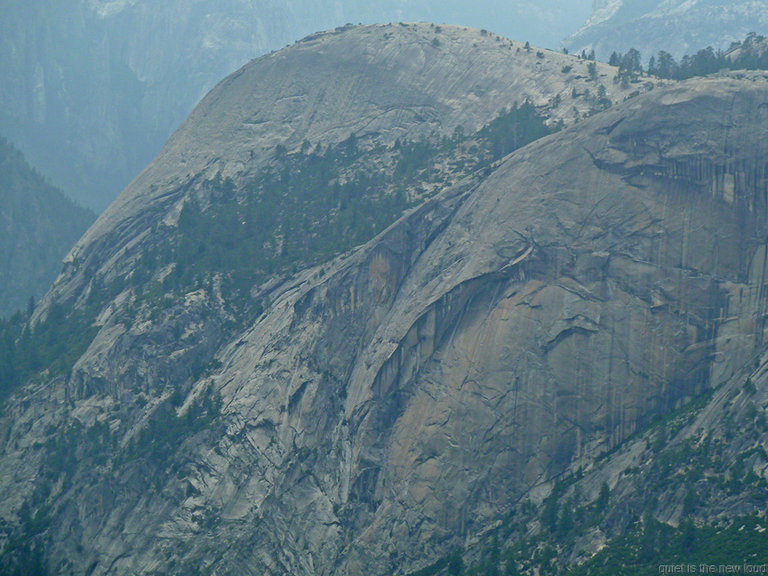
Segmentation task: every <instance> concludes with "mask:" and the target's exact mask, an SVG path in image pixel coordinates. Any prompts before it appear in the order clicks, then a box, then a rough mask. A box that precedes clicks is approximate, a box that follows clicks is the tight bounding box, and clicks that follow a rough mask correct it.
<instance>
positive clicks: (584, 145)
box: [0, 25, 768, 575]
mask: <svg viewBox="0 0 768 576" xmlns="http://www.w3.org/2000/svg"><path fill="white" fill-rule="evenodd" d="M435 37H438V40H439V41H438V42H437V43H435V42H433V40H434V38H435ZM517 48H518V44H517V43H508V42H507V41H504V40H501V39H499V40H497V39H496V38H495V37H489V36H488V35H486V34H482V33H481V32H480V31H473V30H469V31H464V30H461V29H455V28H444V29H442V30H441V31H440V32H437V31H436V30H435V29H434V28H433V27H429V26H428V25H421V26H416V27H413V26H411V27H401V26H399V25H396V26H391V27H372V28H356V29H353V30H347V31H344V32H341V33H337V34H327V35H322V36H319V37H317V38H311V39H308V40H307V41H306V42H305V43H302V44H301V45H298V46H296V47H293V48H291V49H290V50H287V51H285V52H282V53H279V54H276V55H273V56H270V57H268V58H265V59H263V60H260V61H257V62H255V63H253V64H252V65H250V66H249V67H246V68H244V69H243V70H241V71H240V72H239V73H238V74H236V75H234V76H232V77H230V78H228V79H227V80H226V81H224V82H223V83H222V84H220V85H219V86H218V88H217V89H216V90H214V91H213V92H212V93H211V94H210V95H209V96H208V97H207V98H206V99H205V100H204V101H203V102H202V104H201V105H200V106H199V107H198V108H197V110H196V111H195V112H194V113H193V114H192V115H191V116H190V118H189V120H188V121H187V123H186V124H185V125H184V126H183V127H182V128H181V129H180V130H179V131H178V132H177V133H176V135H175V136H174V138H173V139H172V140H171V141H170V142H169V144H168V145H167V147H166V149H165V150H164V151H163V152H162V153H161V154H160V155H159V156H158V158H157V159H156V160H155V161H154V162H153V164H152V165H150V166H149V167H148V169H147V170H146V171H145V172H144V173H143V175H142V177H141V178H139V179H137V180H136V181H135V182H134V184H133V185H132V186H131V187H130V188H128V189H127V190H126V192H124V194H123V196H121V198H120V199H119V200H118V202H117V203H116V204H115V205H113V207H112V208H111V209H110V210H108V211H107V212H106V213H105V214H104V215H103V216H102V217H101V218H100V219H99V221H98V222H97V223H96V224H95V225H94V227H93V228H92V229H91V230H90V231H89V233H87V234H86V236H85V237H84V238H83V239H82V240H81V242H80V244H79V245H78V247H77V248H76V249H75V250H74V251H73V252H72V254H71V257H70V260H69V263H68V267H67V269H66V270H65V272H64V273H63V274H62V276H61V277H60V278H59V280H58V282H57V284H56V286H55V287H54V289H53V290H52V291H51V292H50V293H49V295H48V297H47V299H46V300H45V301H44V302H43V303H42V304H41V305H40V306H39V307H38V309H37V311H36V312H35V319H34V322H42V321H43V319H44V318H45V316H46V314H50V311H51V310H52V309H54V304H57V303H58V304H60V305H61V306H63V307H65V309H67V310H75V311H83V312H84V313H85V311H87V310H88V306H94V304H93V303H94V302H97V303H99V310H98V314H97V315H96V318H95V322H96V324H97V326H98V334H96V336H95V337H94V339H93V341H92V342H91V343H90V346H89V347H88V348H87V350H86V351H85V352H84V353H83V354H82V355H81V356H80V357H79V359H78V360H77V362H76V363H75V364H74V367H73V369H72V370H71V373H70V374H65V375H62V376H58V377H55V378H45V377H43V378H41V379H39V381H38V382H37V383H30V384H28V385H27V386H25V387H23V388H21V389H20V390H18V391H17V392H16V394H15V395H14V396H13V397H12V398H11V400H10V402H9V405H8V407H7V408H6V409H5V412H4V415H3V418H2V420H1V421H0V439H1V440H2V446H3V448H2V450H3V452H2V459H3V466H2V467H1V468H0V494H3V495H4V496H3V498H2V499H0V514H2V516H3V518H5V519H6V521H7V522H8V523H9V525H13V524H14V523H17V522H18V515H19V511H20V510H21V508H22V503H23V502H24V501H27V502H34V501H35V500H34V499H35V497H36V495H37V494H40V493H42V492H43V490H42V488H39V486H41V485H43V482H44V478H45V476H44V474H42V473H40V470H43V469H44V467H45V466H46V461H45V459H46V454H51V453H53V454H58V452H56V450H57V449H56V448H55V447H54V448H50V447H49V446H50V443H51V442H52V439H53V438H56V437H57V435H56V434H57V431H58V433H59V434H60V433H61V430H64V429H66V428H67V427H68V426H73V425H74V423H76V422H77V423H79V424H78V426H79V427H74V428H70V430H72V432H70V434H72V435H73V436H72V438H74V439H75V440H77V444H76V445H77V447H76V448H73V454H75V455H76V456H77V458H76V459H75V461H74V462H72V463H71V466H70V468H68V469H67V470H68V471H67V472H66V474H65V478H64V479H60V478H54V479H51V480H50V482H49V484H50V485H49V486H47V489H48V491H47V496H45V498H46V499H47V500H46V501H47V502H48V503H49V506H50V508H49V510H50V513H49V514H50V518H51V521H50V524H49V526H48V527H47V528H46V530H47V534H48V535H49V537H50V538H49V540H48V541H47V542H48V545H47V547H46V549H45V554H46V557H47V558H48V559H49V563H50V564H52V565H56V566H61V567H66V568H67V569H71V571H73V572H82V571H85V569H89V570H90V572H91V573H92V574H144V573H146V574H149V573H155V572H158V571H163V572H170V573H175V572H179V573H184V572H185V571H189V570H190V569H191V568H192V567H195V568H202V569H205V570H211V571H213V572H214V573H243V574H300V575H304V574H306V575H310V574H360V573H370V574H385V573H407V572H409V571H413V570H416V569H419V568H421V567H423V566H425V565H427V564H429V563H430V562H432V561H434V560H436V559H437V558H439V557H441V556H443V555H444V554H445V552H446V551H447V550H450V549H451V547H452V546H453V545H461V544H463V543H465V542H471V541H472V539H473V538H475V537H476V536H477V535H478V534H479V533H481V532H482V531H483V530H485V529H487V528H488V527H489V526H491V525H492V524H493V523H494V522H495V521H496V520H498V518H499V517H500V516H501V515H502V514H504V513H505V512H507V511H509V510H510V509H511V508H512V507H513V506H514V503H515V502H517V501H519V499H520V498H523V497H527V496H532V497H534V499H535V497H536V495H537V494H540V493H542V492H545V491H546V489H547V486H548V485H549V483H550V482H551V481H552V479H553V478H555V477H557V476H558V475H559V474H561V473H562V472H564V471H566V470H568V469H574V468H576V467H578V466H585V467H587V466H589V464H590V463H591V462H592V461H594V459H595V458H597V457H598V456H600V455H601V454H603V453H605V452H607V451H608V450H610V449H611V448H613V447H615V446H617V445H619V444H621V443H622V442H624V441H625V440H626V439H627V438H628V437H630V436H631V435H633V434H634V433H636V432H641V431H642V430H644V429H645V427H646V426H647V425H648V424H649V422H650V421H651V420H652V419H653V418H654V417H655V416H657V415H660V414H666V413H668V412H670V411H671V410H672V409H674V408H675V407H677V406H680V405H682V404H684V403H685V402H687V401H688V400H690V399H691V398H694V397H696V396H697V395H699V394H701V393H702V392H704V391H707V390H708V389H710V388H712V387H713V386H716V385H717V384H719V383H721V382H724V381H726V380H727V379H728V378H729V377H731V375H733V374H734V373H735V372H736V371H737V370H739V369H740V368H742V367H743V365H744V364H746V363H747V362H749V361H751V359H752V357H753V355H754V353H755V352H757V351H759V350H761V349H762V347H763V341H764V336H765V327H764V321H763V320H764V310H765V306H766V295H765V291H764V289H763V287H764V284H765V262H766V256H765V255H766V253H768V252H766V232H767V230H766V225H765V222H766V215H767V212H768V200H767V199H766V196H765V191H766V185H767V182H766V171H765V170H766V166H767V165H768V155H767V152H768V151H767V150H766V148H765V145H764V144H763V143H764V142H766V141H768V140H766V136H768V135H767V134H766V131H768V122H766V120H767V119H766V117H765V116H766V114H768V112H767V111H766V105H765V102H768V81H767V80H766V78H765V77H764V76H763V75H762V74H759V73H749V74H743V75H731V76H719V77H714V78H699V79H694V80H691V81H688V82H685V83H681V84H677V85H675V84H670V85H668V86H666V87H664V88H657V89H655V90H653V91H652V92H650V93H648V94H645V95H642V96H637V97H634V98H630V99H628V100H627V101H626V102H624V103H620V104H616V105H614V106H613V107H612V108H611V109H610V110H607V111H605V112H602V113H600V114H597V115H595V116H594V117H592V118H589V119H586V120H581V121H579V122H578V123H577V124H575V125H572V126H571V127H569V128H566V129H564V130H563V131H561V132H559V133H556V134H553V135H550V136H548V137H545V138H543V139H541V140H539V141H537V142H534V143H533V144H530V145H528V146H526V147H524V148H522V149H520V150H518V151H517V152H515V153H513V154H511V155H510V156H508V157H506V158H505V159H503V161H501V162H500V163H498V164H496V165H494V166H493V167H492V168H490V169H489V170H488V171H487V172H483V173H481V174H474V175H471V176H469V177H467V178H466V179H464V180H462V181H460V182H457V183H455V184H452V185H450V186H446V187H445V189H443V190H441V191H440V192H439V193H437V194H436V195H434V196H432V197H431V198H429V199H427V200H426V201H424V202H423V203H422V204H420V205H417V206H413V207H412V208H410V209H409V210H408V211H407V212H406V213H405V214H404V215H403V216H402V217H401V218H400V219H399V220H397V221H396V222H395V223H394V224H392V226H390V227H389V228H388V229H387V230H385V231H383V232H382V233H380V234H379V235H377V236H376V237H375V238H373V239H372V240H370V241H367V242H366V243H364V244H362V245H361V246H358V247H357V248H356V249H354V250H352V251H350V252H348V253H345V254H342V255H340V256H339V257H337V258H334V259H332V260H329V261H327V262H323V263H321V264H320V265H317V266H313V267H308V268H304V269H298V270H296V271H294V272H293V273H292V274H290V275H288V276H285V277H282V278H281V279H280V280H279V281H270V282H267V283H265V284H264V285H259V286H253V287H252V289H251V294H256V295H259V297H261V298H263V300H264V302H265V303H266V304H265V307H264V310H263V312H262V313H260V314H258V315H257V316H255V317H254V318H253V319H251V320H250V321H249V322H248V323H247V325H245V326H243V325H242V324H239V323H238V322H237V320H238V319H237V318H233V317H232V312H231V308H230V307H229V305H228V303H227V302H226V301H225V300H224V299H223V298H222V296H221V293H220V291H218V290H217V285H216V283H215V282H214V283H212V285H211V286H201V287H200V289H199V290H195V291H190V292H189V293H187V294H185V295H183V297H182V298H175V297H172V296H170V295H168V296H166V295H163V294H160V296H159V297H158V299H156V300H154V301H152V306H153V308H149V307H148V306H149V304H146V306H147V308H142V305H141V304H140V303H137V301H136V300H135V298H134V296H135V290H136V288H135V287H132V286H130V285H127V286H122V290H120V291H119V292H117V293H116V295H113V294H112V293H107V294H106V295H103V294H100V293H98V292H97V291H96V292H95V288H94V286H100V285H101V284H99V283H100V282H101V283H104V285H109V286H112V285H115V282H117V280H116V279H118V278H120V277H122V276H123V275H125V276H128V275H129V274H130V272H131V267H132V265H133V263H135V262H136V261H137V258H138V256H137V254H139V253H142V252H147V251H150V250H151V249H152V248H153V247H154V246H156V245H159V244H162V243H165V242H169V241H170V240H172V238H173V235H174V234H176V229H177V228H176V227H177V226H178V213H179V211H180V210H181V208H180V206H181V205H183V204H184V203H185V202H189V201H190V199H191V198H193V197H194V198H201V199H202V200H201V201H204V200H205V190H206V188H205V187H200V186H198V187H196V186H197V185H198V184H199V183H200V182H202V181H206V180H211V179H213V178H214V177H215V176H217V175H218V174H220V173H224V174H225V175H227V176H229V177H231V178H232V181H233V182H235V183H237V182H238V181H239V180H238V179H246V177H247V174H249V173H250V172H249V171H253V170H255V169H256V168H257V167H258V166H259V165H263V164H268V163H269V161H270V160H269V159H270V157H271V156H270V153H269V151H270V149H271V148H274V146H275V145H277V144H283V145H285V146H286V147H287V148H288V149H294V148H295V147H298V146H301V142H302V141H303V140H304V139H305V138H306V139H308V140H310V141H311V142H312V144H315V143H316V142H318V141H319V142H321V143H323V144H328V143H333V142H338V141H341V140H343V139H345V138H347V137H348V134H349V133H350V132H355V133H356V134H358V137H359V139H360V141H361V142H368V143H369V144H370V145H371V146H376V145H381V146H384V145H385V144H387V143H391V142H392V141H393V140H394V139H395V138H403V137H406V136H410V137H413V138H415V137H418V136H419V135H421V134H424V133H426V134H429V133H431V132H432V130H437V131H438V132H440V131H445V133H447V134H451V133H452V132H453V131H454V130H455V128H456V126H457V125H459V124H461V125H462V126H464V127H465V129H467V130H468V131H469V130H472V129H477V128H479V127H480V126H482V125H483V124H484V123H485V122H487V121H488V120H490V119H492V118H493V117H494V116H495V115H496V113H497V112H498V110H499V109H500V108H501V107H504V106H506V105H507V104H508V103H509V102H511V101H514V100H518V101H519V99H521V98H522V97H523V95H529V97H530V98H531V99H534V100H535V99H539V100H541V101H542V102H548V101H549V99H550V98H551V96H552V92H551V91H552V90H554V91H555V92H554V93H558V92H557V89H558V88H557V87H558V86H560V84H559V82H560V81H561V80H560V79H561V78H562V75H563V74H565V73H563V72H562V67H563V66H564V62H566V61H571V60H567V59H568V57H566V56H564V55H553V54H551V53H542V54H543V57H539V56H537V55H536V54H535V52H536V50H535V49H534V50H533V51H532V53H528V52H526V51H525V50H524V49H522V50H521V51H520V52H518V51H517ZM555 58H562V59H565V60H562V61H561V60H555ZM550 59H551V61H550ZM548 61H549V62H550V63H549V64H547V62H548ZM339 62H341V63H343V65H339V64H338V63H339ZM538 62H541V63H540V64H539V65H537V63H538ZM574 62H575V60H574ZM278 64H279V69H280V70H282V71H283V72H282V73H281V76H279V77H280V78H283V81H282V83H277V82H276V79H277V78H278V76H277V73H276V72H273V71H272V70H273V69H274V70H277V69H278ZM577 65H583V63H580V64H579V63H577ZM326 66H327V67H328V68H324V67H326ZM328 69H331V70H337V71H338V72H337V75H336V76H334V75H330V76H327V77H326V80H325V83H321V81H320V80H319V79H316V78H314V77H313V74H315V73H316V74H318V75H319V76H320V77H324V73H325V71H326V70H328ZM548 70H549V71H548ZM341 71H343V73H342V72H341ZM300 72H304V73H305V74H306V75H307V76H304V75H303V74H301V73H300ZM303 78H307V79H306V80H302V79H303ZM459 79H463V80H462V81H461V82H459ZM581 81H582V82H585V81H586V80H585V79H581ZM392 86H397V87H398V90H394V89H392ZM564 89H566V90H569V89H570V86H568V87H566V88H564ZM612 89H615V88H612ZM615 98H616V100H619V99H621V98H620V93H616V95H615ZM296 102H303V104H302V105H298V104H297V103H296ZM542 106H543V104H542ZM564 106H566V107H565V108H559V107H558V106H552V107H550V108H548V113H549V114H551V116H552V118H558V114H563V118H564V119H566V120H567V119H568V118H569V117H568V115H567V113H566V111H567V110H569V109H570V107H572V106H573V104H570V103H569V104H568V105H564ZM297 112H300V113H297ZM262 147H263V148H262ZM251 151H254V153H253V155H251V153H250V152H251ZM203 214H205V212H203ZM86 272H87V273H86ZM165 273H166V272H165V271H164V270H151V271H149V272H148V274H154V275H155V277H162V275H163V274H165ZM102 298H103V299H102ZM212 392H213V393H215V394H216V395H218V396H220V398H221V402H220V408H219V410H218V412H217V413H216V414H217V415H216V416H215V418H213V419H212V420H211V421H204V420H194V421H193V420H190V422H191V424H190V426H189V427H187V428H180V427H178V426H180V425H178V424H174V425H173V426H174V427H173V428H172V432H173V434H174V435H175V436H174V438H176V439H174V440H173V442H171V443H170V444H168V446H170V447H169V448H163V450H162V451H158V448H157V443H159V442H160V440H162V438H161V437H160V434H161V432H162V430H163V429H162V428H161V427H160V426H159V425H156V424H153V421H155V422H156V421H157V420H158V419H159V418H160V415H161V414H162V409H163V407H164V406H168V403H169V402H170V403H171V405H172V406H173V410H176V411H177V412H176V413H177V414H179V415H181V416H183V415H185V414H195V410H196V408H195V405H196V402H198V401H202V400H200V399H203V398H205V397H206V394H210V393H212ZM175 396H177V397H175ZM165 418H166V421H168V418H167V417H165ZM170 421H171V422H177V421H176V420H173V419H172V418H171V419H170ZM199 422H203V424H199ZM193 425H194V427H193ZM148 429H149V430H153V431H154V432H155V433H156V434H158V437H157V442H156V443H155V444H153V443H152V441H151V439H147V438H146V437H145V438H144V439H143V440H141V439H142V434H145V433H144V432H142V431H145V430H148ZM104 438H107V440H103V439H104ZM137 439H138V440H137ZM61 442H63V441H61ZM73 442H74V440H73ZM105 445H106V446H107V447H108V450H107V449H105V448H104V446H105ZM41 446H42V448H41ZM135 446H146V447H147V448H146V452H145V453H142V452H137V451H136V448H133V447H135ZM89 450H91V451H90V452H89ZM104 450H106V451H104ZM92 454H95V455H96V456H93V455H92ZM157 454H162V458H158V457H157V456H156V455H157ZM100 455H103V456H100ZM54 482H55V483H54Z"/></svg>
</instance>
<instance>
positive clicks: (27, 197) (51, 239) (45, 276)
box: [0, 137, 96, 317]
mask: <svg viewBox="0 0 768 576" xmlns="http://www.w3.org/2000/svg"><path fill="white" fill-rule="evenodd" d="M95 218H96V215H95V214H93V213H92V212H90V211H89V210H85V209H84V208H80V207H79V206H76V205H75V204H73V203H72V201H71V200H69V199H68V198H67V197H65V196H64V194H63V193H62V192H61V190H58V189H56V188H54V187H53V186H51V185H50V184H49V183H48V182H46V181H45V180H44V179H43V178H42V177H41V176H40V175H39V174H38V173H37V172H36V171H35V170H33V169H32V168H31V167H30V166H29V165H28V164H27V163H26V161H25V160H24V157H23V155H22V154H21V152H19V151H18V150H16V149H15V148H14V147H13V146H11V145H10V144H9V143H8V142H7V141H6V140H5V139H3V138H2V137H0V317H3V316H7V315H10V314H12V313H13V312H15V311H16V310H25V309H26V308H27V306H28V304H29V300H30V298H34V300H40V299H41V298H42V297H43V296H44V295H45V293H46V292H47V291H48V288H50V286H51V284H52V283H53V281H54V280H55V279H56V275H57V274H58V273H59V271H60V270H61V262H62V260H63V258H64V256H66V255H67V252H69V249H70V248H71V247H72V246H73V245H74V243H75V242H76V241H77V240H78V238H80V236H81V235H82V234H83V232H85V230H86V229H87V228H88V226H89V225H90V224H91V223H92V222H93V221H94V219H95Z"/></svg>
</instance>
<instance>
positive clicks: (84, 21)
mask: <svg viewBox="0 0 768 576" xmlns="http://www.w3.org/2000/svg"><path fill="white" fill-rule="evenodd" d="M0 11H2V14H3V17H2V19H0V78H2V79H3V82H2V84H0V131H3V132H4V133H5V134H7V135H8V137H9V138H11V139H12V140H13V141H14V142H16V143H17V144H18V146H19V147H20V148H21V149H22V151H24V153H25V154H26V155H27V156H28V157H29V159H30V161H31V162H32V163H33V164H34V165H35V166H37V167H38V168H39V169H40V170H41V171H42V172H43V174H45V175H46V176H47V177H49V178H51V180H52V181H53V182H54V183H55V184H56V185H58V186H60V187H62V188H63V189H64V190H65V191H66V192H67V193H68V194H70V195H71V196H72V197H73V198H75V199H76V200H78V201H79V202H81V203H84V204H86V205H88V206H90V207H93V208H96V209H98V210H101V209H103V208H105V207H106V205H107V204H109V202H110V201H111V200H112V199H113V198H114V197H115V196H116V195H117V193H118V192H119V191H120V190H121V189H122V188H123V187H124V186H125V185H127V184H128V182H129V181H130V180H131V179H132V178H133V177H135V176H136V175H137V174H138V173H139V171H140V170H141V169H142V168H144V166H145V165H146V164H147V163H148V162H149V161H150V160H151V159H152V157H154V155H155V154H156V153H157V152H158V151H159V149H160V147H161V146H162V144H163V143H164V142H165V140H166V139H167V138H168V136H170V134H171V132H172V131H173V130H174V129H175V128H176V127H177V126H178V125H179V124H180V123H181V121H182V120H183V119H184V118H185V117H186V115H187V114H188V113H189V111H190V110H191V109H192V107H193V106H194V105H195V104H196V103H197V102H198V100H199V99H200V98H201V97H202V96H203V95H204V94H205V93H206V92H207V91H208V90H209V89H210V88H212V87H213V86H214V85H215V84H216V83H217V82H218V81H219V80H220V79H221V78H223V77H225V76H226V75H227V74H229V73H231V72H233V71H234V70H236V69H237V68H239V67H240V66H242V65H243V64H245V63H246V62H247V61H248V60H250V59H252V58H255V57H257V56H259V55H261V54H263V53H265V52H268V51H270V50H272V49H277V48H281V47H283V46H284V45H285V44H287V43H291V42H293V41H295V40H297V39H299V38H301V37H303V36H305V35H307V34H309V33H311V32H315V31H317V30H321V29H331V28H334V27H336V26H340V25H343V24H345V23H347V22H354V23H357V22H366V23H371V22H390V21H396V20H409V21H414V20H431V21H436V22H442V23H457V24H464V25H472V26H476V27H479V28H487V29H489V30H493V31H495V32H498V33H502V34H505V35H507V36H510V37H516V38H520V39H522V40H530V41H531V42H533V43H535V44H538V45H545V46H547V45H548V46H554V45H556V44H557V42H558V40H559V39H560V38H562V37H563V36H564V35H566V34H567V33H568V32H570V31H572V30H574V29H575V28H576V27H577V26H578V24H579V23H580V22H582V21H583V20H584V18H586V16H587V14H588V1H587V0H580V1H579V2H576V3H569V4H567V6H566V7H563V6H561V5H560V3H559V2H555V1H554V0H548V1H547V2H544V3H541V2H539V3H535V2H533V1H532V0H525V1H521V2H516V3H509V2H498V1H496V0H493V1H490V0H481V1H479V2H475V3H472V4H470V3H466V2H458V1H451V2H441V3H435V2H430V1H428V0H383V1H381V2H365V1H360V0H343V1H336V0H334V1H331V0H311V1H310V0H295V1H291V2H284V1H278V0H167V1H164V2H152V1H150V0H114V1H104V0H71V1H68V2H61V1H59V0H40V1H37V2H26V1H20V0H2V1H0Z"/></svg>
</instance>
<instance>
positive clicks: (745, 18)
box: [563, 0, 768, 64]
mask: <svg viewBox="0 0 768 576" xmlns="http://www.w3.org/2000/svg"><path fill="white" fill-rule="evenodd" d="M750 32H756V33H757V34H763V35H764V34H766V33H768V2H766V1H765V0H738V1H727V0H694V1H684V0H651V1H644V0H600V1H597V2H595V3H594V6H593V14H592V17H591V18H590V19H589V20H588V21H587V22H586V24H585V25H584V26H583V27H582V28H581V29H580V30H579V31H577V32H576V33H574V34H573V35H571V36H569V37H568V38H566V39H565V40H564V41H563V45H564V46H565V47H567V48H568V49H570V50H573V51H581V50H595V53H596V54H597V56H598V58H600V59H603V60H607V59H608V57H609V56H610V55H611V53H612V52H614V51H616V52H626V51H627V50H628V49H629V48H635V49H637V50H639V51H640V52H641V54H642V57H643V64H645V62H647V61H648V59H649V58H650V57H651V56H655V55H656V53H657V52H658V51H659V50H665V51H667V52H669V53H671V54H672V55H673V56H675V57H676V58H680V57H682V56H683V55H684V54H692V53H694V52H697V51H698V50H700V49H702V48H706V47H707V46H712V47H713V48H715V49H725V48H728V46H729V45H730V44H731V43H732V42H737V41H740V40H742V39H744V38H745V37H746V35H747V34H748V33H750Z"/></svg>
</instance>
